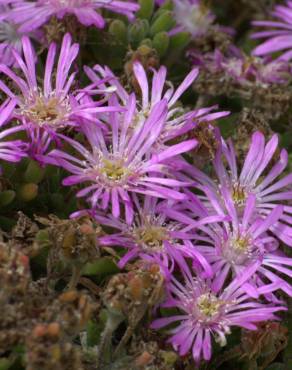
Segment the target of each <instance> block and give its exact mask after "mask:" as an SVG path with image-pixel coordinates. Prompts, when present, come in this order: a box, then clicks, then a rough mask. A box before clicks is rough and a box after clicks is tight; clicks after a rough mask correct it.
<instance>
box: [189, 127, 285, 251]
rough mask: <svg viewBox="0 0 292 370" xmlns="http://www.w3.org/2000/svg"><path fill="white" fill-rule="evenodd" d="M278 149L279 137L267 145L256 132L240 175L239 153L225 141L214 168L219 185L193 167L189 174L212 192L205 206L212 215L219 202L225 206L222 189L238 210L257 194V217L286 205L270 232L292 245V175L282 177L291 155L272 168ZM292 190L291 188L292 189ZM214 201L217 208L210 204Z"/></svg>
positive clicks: (281, 155)
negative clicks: (227, 193)
mask: <svg viewBox="0 0 292 370" xmlns="http://www.w3.org/2000/svg"><path fill="white" fill-rule="evenodd" d="M277 148H278V136H277V135H276V134H275V135H273V137H272V138H271V139H270V140H269V141H268V142H267V143H265V138H264V135H263V134H262V133H261V132H255V133H254V134H253V136H252V139H251V145H250V148H249V152H248V154H247V156H246V158H245V161H244V164H243V168H242V170H241V172H239V169H238V166H237V163H236V155H235V150H234V147H233V145H232V142H231V141H229V142H227V143H225V142H223V144H222V150H221V151H218V153H217V155H216V158H215V160H214V168H215V171H216V174H217V178H218V182H219V184H218V182H217V181H213V180H212V179H210V178H209V177H208V176H206V175H205V174H203V173H202V172H200V171H199V170H197V169H196V168H194V167H191V166H189V167H188V172H189V173H190V174H192V177H193V178H194V179H196V180H197V181H198V182H200V183H201V184H202V186H198V187H199V188H200V189H201V190H203V191H206V190H208V189H210V191H209V192H208V195H209V198H208V197H206V198H205V199H204V197H203V198H202V199H204V200H205V204H209V205H210V208H209V209H210V212H211V209H213V212H215V213H216V214H217V213H218V210H217V209H216V210H215V211H214V208H213V207H214V204H215V202H218V203H221V204H223V205H224V198H225V196H224V194H223V193H222V189H228V191H229V193H230V195H231V198H232V200H233V202H234V204H235V206H236V207H237V209H238V210H240V209H241V210H242V208H244V207H245V204H246V201H247V199H248V197H249V195H250V194H254V196H255V199H256V210H257V215H259V216H260V217H262V218H266V217H268V215H269V214H270V213H271V211H272V210H273V209H275V208H276V207H277V205H282V206H283V213H282V215H280V217H279V219H278V221H277V222H275V223H274V224H271V225H270V226H269V230H270V231H271V232H272V233H273V234H274V235H275V237H276V238H279V239H280V240H282V241H283V242H284V243H286V244H287V245H289V246H292V228H291V214H292V207H291V206H287V205H285V204H287V201H290V200H291V197H292V191H291V190H290V189H291V183H292V174H291V173H290V174H288V175H286V176H284V177H282V178H280V179H279V178H278V177H279V176H280V175H281V174H282V173H283V172H284V170H285V168H286V166H287V164H288V153H287V152H286V150H285V149H282V150H281V152H280V155H279V156H280V158H279V160H278V161H277V162H276V163H275V164H274V165H272V167H271V169H268V166H269V164H270V162H271V161H272V159H273V157H274V155H275V153H276V151H277ZM289 187H290V189H289ZM210 196H212V199H211V203H212V201H213V199H214V203H213V205H211V204H210Z"/></svg>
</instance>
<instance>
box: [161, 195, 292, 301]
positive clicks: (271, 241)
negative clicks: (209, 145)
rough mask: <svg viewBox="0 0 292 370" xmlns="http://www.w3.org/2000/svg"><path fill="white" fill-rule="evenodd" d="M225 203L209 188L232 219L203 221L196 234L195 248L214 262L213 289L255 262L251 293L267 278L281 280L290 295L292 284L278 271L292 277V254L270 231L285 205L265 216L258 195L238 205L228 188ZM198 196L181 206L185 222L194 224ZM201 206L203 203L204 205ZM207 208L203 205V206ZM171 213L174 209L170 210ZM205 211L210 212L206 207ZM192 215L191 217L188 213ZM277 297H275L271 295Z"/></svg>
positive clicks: (219, 209)
mask: <svg viewBox="0 0 292 370" xmlns="http://www.w3.org/2000/svg"><path fill="white" fill-rule="evenodd" d="M221 192H222V194H223V196H224V203H225V204H224V206H222V205H221V204H220V203H219V202H218V201H217V199H216V195H215V194H212V192H211V190H210V189H208V190H206V194H207V196H208V198H209V199H210V202H211V203H212V205H213V207H214V209H216V212H218V213H219V215H220V214H222V215H224V213H225V210H227V215H228V216H229V220H228V219H226V218H225V220H224V222H220V223H212V224H209V225H208V224H205V225H202V226H201V227H200V228H199V230H198V231H196V230H195V231H196V232H195V234H196V235H193V236H192V237H193V238H194V239H193V240H196V241H194V242H193V244H194V248H196V249H197V251H198V252H200V254H201V255H203V256H204V257H205V258H206V260H207V261H208V262H209V263H210V264H211V266H212V270H213V272H214V278H213V282H212V289H213V290H214V291H216V292H218V291H220V290H221V289H222V288H223V286H224V285H225V284H226V282H227V281H228V280H229V279H230V277H232V278H234V277H235V276H237V275H239V274H241V273H242V271H243V270H244V269H245V268H246V267H248V266H250V265H251V264H253V263H255V262H260V265H259V267H258V269H257V271H255V273H254V275H253V276H252V277H251V281H250V288H249V290H248V293H250V294H251V295H253V294H256V293H255V289H256V288H257V287H260V286H262V285H264V282H268V281H270V282H271V283H275V282H279V283H280V284H281V285H279V288H280V289H282V290H283V291H285V292H286V293H287V294H289V295H290V296H291V295H292V287H291V286H290V285H289V284H288V283H287V282H286V281H285V280H283V278H282V277H281V276H279V275H283V274H284V275H287V276H288V277H292V269H290V267H291V266H292V258H289V257H287V256H285V254H284V253H283V252H281V251H280V249H278V247H279V242H278V241H277V240H276V239H275V238H273V237H272V236H271V235H269V233H268V229H269V228H270V227H271V226H273V225H274V224H276V223H277V222H278V220H279V219H280V218H281V216H282V213H283V206H277V207H276V208H274V209H273V210H272V211H271V213H269V214H268V216H267V217H266V218H265V219H263V218H261V217H259V216H258V215H257V212H256V209H255V207H256V198H255V195H254V194H250V195H249V197H248V199H247V201H246V203H245V205H244V206H243V210H240V212H239V210H238V209H236V207H235V204H234V203H233V201H232V199H231V195H230V193H229V191H228V190H227V189H226V188H224V189H222V191H221ZM197 202H198V200H197V199H196V198H195V197H194V195H192V194H190V200H189V202H184V206H185V209H184V210H181V211H180V212H181V213H182V212H183V215H184V221H185V225H186V226H187V224H189V225H191V222H190V221H191V220H192V219H194V217H196V216H197V210H196V207H195V212H194V205H195V204H196V203H197ZM201 207H202V205H201ZM203 209H204V208H203ZM168 213H170V214H171V213H174V211H173V210H169V211H168ZM205 213H206V214H208V211H207V209H205ZM187 215H188V216H189V220H188V219H187V218H186V216H187ZM272 298H273V299H275V297H274V296H273V297H272Z"/></svg>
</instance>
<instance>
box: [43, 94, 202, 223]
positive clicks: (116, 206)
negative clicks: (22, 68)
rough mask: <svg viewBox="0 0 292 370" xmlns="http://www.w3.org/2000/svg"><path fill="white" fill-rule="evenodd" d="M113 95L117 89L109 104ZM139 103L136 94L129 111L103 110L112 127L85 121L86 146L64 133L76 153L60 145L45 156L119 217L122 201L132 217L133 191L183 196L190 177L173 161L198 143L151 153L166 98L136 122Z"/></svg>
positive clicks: (80, 194)
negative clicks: (182, 178)
mask: <svg viewBox="0 0 292 370" xmlns="http://www.w3.org/2000/svg"><path fill="white" fill-rule="evenodd" d="M114 101H116V97H115V96H114V95H113V96H112V98H111V99H110V104H112V105H113V104H114ZM116 103H117V102H116ZM136 104H137V102H136V97H135V95H134V94H132V95H130V97H129V101H128V104H127V106H126V107H125V111H122V112H112V113H109V114H104V115H103V118H102V120H103V122H104V123H105V126H106V127H107V128H108V130H105V129H104V127H103V126H100V125H96V124H95V123H93V124H90V123H88V124H86V125H83V127H82V130H83V132H84V134H85V138H86V144H85V146H84V145H82V144H80V143H79V142H77V141H75V140H73V139H70V138H68V137H65V136H63V135H60V138H62V139H63V140H64V141H66V142H67V143H69V144H70V145H71V146H72V148H73V149H75V151H76V155H72V154H69V153H67V152H64V151H61V150H58V149H56V150H53V151H52V152H50V153H49V155H48V157H47V158H44V160H46V161H48V162H50V163H53V164H56V165H59V166H62V167H63V168H65V169H66V170H67V171H69V172H70V173H71V174H72V175H71V176H69V177H67V178H66V179H65V180H64V181H63V184H64V185H69V186H72V185H75V184H84V185H85V187H84V188H83V189H82V190H80V191H79V192H78V193H77V196H78V197H84V196H85V197H87V199H88V201H89V202H90V203H91V206H92V207H93V208H96V207H98V208H102V209H108V208H109V206H111V212H112V214H113V216H114V217H115V218H118V217H119V216H120V214H121V212H122V208H121V206H123V207H124V210H125V213H126V220H127V222H128V223H131V222H132V220H133V212H134V211H133V200H132V197H131V195H132V194H133V193H137V194H143V195H151V196H153V197H158V198H165V199H174V200H181V199H184V198H185V195H184V194H182V193H181V192H180V187H181V186H185V185H188V183H187V182H183V181H179V180H177V179H176V176H175V173H173V171H171V167H170V164H169V163H170V162H172V161H174V160H175V159H176V157H177V156H178V155H179V154H182V153H185V152H187V151H189V150H191V149H192V148H194V147H195V146H196V145H197V141H196V140H187V141H184V142H181V143H179V144H176V145H172V146H167V147H165V148H163V149H160V150H156V151H155V153H153V150H152V147H153V145H154V144H155V143H156V141H157V138H158V137H159V135H160V133H161V130H162V129H163V126H164V124H165V120H166V117H167V101H166V99H163V100H161V101H159V102H157V103H156V104H155V105H154V106H153V108H152V109H151V111H150V112H149V114H148V116H147V117H144V118H143V119H142V120H141V121H140V122H139V125H138V127H135V126H134V127H133V126H132V124H133V122H135V120H136V111H137V110H136ZM118 107H120V106H119V105H118Z"/></svg>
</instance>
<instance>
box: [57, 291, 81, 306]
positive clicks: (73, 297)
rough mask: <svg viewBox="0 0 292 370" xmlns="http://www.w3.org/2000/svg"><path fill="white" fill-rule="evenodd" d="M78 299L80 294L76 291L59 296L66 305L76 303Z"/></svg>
mask: <svg viewBox="0 0 292 370" xmlns="http://www.w3.org/2000/svg"><path fill="white" fill-rule="evenodd" d="M77 298H78V293H77V292H76V290H71V291H70V292H65V293H62V294H61V295H60V296H59V300H60V301H61V302H64V303H65V302H66V303H67V302H74V301H75V300H76V299H77Z"/></svg>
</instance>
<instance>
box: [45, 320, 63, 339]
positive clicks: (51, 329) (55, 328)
mask: <svg viewBox="0 0 292 370" xmlns="http://www.w3.org/2000/svg"><path fill="white" fill-rule="evenodd" d="M47 332H48V335H49V336H51V337H57V336H59V334H60V324H59V323H57V322H52V323H51V324H49V325H48V329H47Z"/></svg>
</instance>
